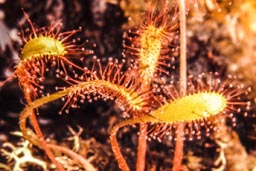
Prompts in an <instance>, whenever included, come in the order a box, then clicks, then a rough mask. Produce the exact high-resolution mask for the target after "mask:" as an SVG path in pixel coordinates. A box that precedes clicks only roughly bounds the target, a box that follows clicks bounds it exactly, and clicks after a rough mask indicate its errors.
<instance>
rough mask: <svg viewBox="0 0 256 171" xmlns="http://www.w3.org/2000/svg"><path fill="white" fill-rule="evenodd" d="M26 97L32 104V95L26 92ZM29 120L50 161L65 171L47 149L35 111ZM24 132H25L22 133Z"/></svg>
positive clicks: (61, 170)
mask: <svg viewBox="0 0 256 171" xmlns="http://www.w3.org/2000/svg"><path fill="white" fill-rule="evenodd" d="M24 95H25V98H26V100H27V103H28V104H30V103H31V102H32V99H31V96H30V94H29V93H27V92H26V91H24ZM29 119H30V122H31V124H32V125H33V128H34V130H35V132H36V134H37V136H38V139H39V140H40V142H41V146H42V148H43V149H44V151H45V153H46V155H47V156H48V157H49V159H50V160H51V161H52V163H53V164H55V165H56V167H57V169H58V170H60V171H64V168H63V166H62V165H61V164H60V163H59V162H58V161H56V159H55V156H54V155H53V153H52V152H51V150H50V149H49V148H48V147H47V143H46V140H45V138H44V135H43V133H42V131H41V129H40V126H39V124H38V122H37V117H36V114H35V113H34V110H33V111H31V115H30V116H29ZM22 132H24V131H22Z"/></svg>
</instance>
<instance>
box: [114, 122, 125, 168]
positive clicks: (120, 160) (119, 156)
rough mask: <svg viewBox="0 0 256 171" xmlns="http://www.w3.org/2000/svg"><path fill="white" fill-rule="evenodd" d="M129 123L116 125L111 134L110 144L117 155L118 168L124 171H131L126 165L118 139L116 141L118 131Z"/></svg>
mask: <svg viewBox="0 0 256 171" xmlns="http://www.w3.org/2000/svg"><path fill="white" fill-rule="evenodd" d="M126 124H127V123H126V121H123V122H120V123H118V124H116V125H115V126H114V127H113V128H112V130H111V134H110V143H111V147H112V151H113V152H114V154H115V158H116V160H117V163H118V166H119V168H120V169H121V170H122V171H130V169H129V166H128V164H127V163H126V160H125V159H124V157H123V155H122V152H121V150H120V147H119V145H118V142H117V139H116V133H117V131H118V129H119V128H121V127H123V125H124V126H125V125H126Z"/></svg>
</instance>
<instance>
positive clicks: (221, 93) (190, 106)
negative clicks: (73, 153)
mask: <svg viewBox="0 0 256 171" xmlns="http://www.w3.org/2000/svg"><path fill="white" fill-rule="evenodd" d="M234 79H235V78H233V77H231V76H230V77H229V78H227V79H226V80H221V79H218V78H215V76H213V75H211V76H210V78H207V77H206V76H204V75H202V76H200V78H198V79H196V80H193V79H192V78H191V79H189V81H188V87H189V89H188V90H187V95H186V96H183V95H181V94H180V93H179V91H178V90H177V88H176V86H175V85H174V84H170V85H169V86H168V88H167V90H168V91H167V92H168V93H167V97H162V98H161V99H159V101H162V105H161V106H160V107H159V108H157V109H156V110H153V111H152V112H151V113H150V115H145V116H142V117H139V118H133V119H127V120H124V121H121V122H119V123H117V124H116V125H115V126H114V127H113V129H112V131H111V138H110V139H111V144H112V147H113V151H114V153H115V156H116V158H117V159H118V163H119V167H120V168H122V170H129V167H128V165H127V163H126V160H125V159H124V157H123V156H122V153H121V151H120V149H119V148H115V147H118V142H117V141H116V133H117V131H118V130H119V129H120V128H121V127H124V126H127V125H133V124H138V123H147V124H149V129H148V132H147V135H148V137H149V139H150V138H153V139H158V140H159V141H161V140H162V139H163V138H164V137H167V138H168V139H170V140H171V139H173V137H174V135H176V134H177V133H178V134H180V135H181V136H182V137H183V138H184V139H186V138H187V139H189V140H192V139H194V138H197V139H200V138H201V136H202V133H204V134H205V135H206V136H209V135H211V131H217V130H218V129H220V125H219V121H221V120H223V119H225V118H229V119H230V120H231V121H232V123H233V125H235V120H236V119H235V116H234V113H235V112H238V111H241V109H242V108H243V109H245V110H249V108H250V102H249V101H244V100H243V99H242V98H241V96H245V97H246V95H247V94H248V93H249V92H250V88H246V87H245V86H244V85H243V84H240V85H235V84H233V80H234ZM181 124H182V125H184V131H182V132H177V127H178V125H181Z"/></svg>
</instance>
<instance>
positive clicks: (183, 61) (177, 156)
mask: <svg viewBox="0 0 256 171" xmlns="http://www.w3.org/2000/svg"><path fill="white" fill-rule="evenodd" d="M178 4H179V16H180V93H181V95H182V96H185V95H186V91H187V57H186V44H187V42H186V11H185V1H184V0H178ZM183 132H184V125H183V124H179V125H178V127H177V133H176V146H175V151H174V160H173V168H172V170H173V171H180V170H181V165H182V158H183V146H184V140H183V139H184V135H183Z"/></svg>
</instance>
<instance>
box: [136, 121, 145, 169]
mask: <svg viewBox="0 0 256 171" xmlns="http://www.w3.org/2000/svg"><path fill="white" fill-rule="evenodd" d="M146 151H147V124H146V123H141V124H140V134H139V140H138V148H137V162H136V171H144V170H145V158H146Z"/></svg>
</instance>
